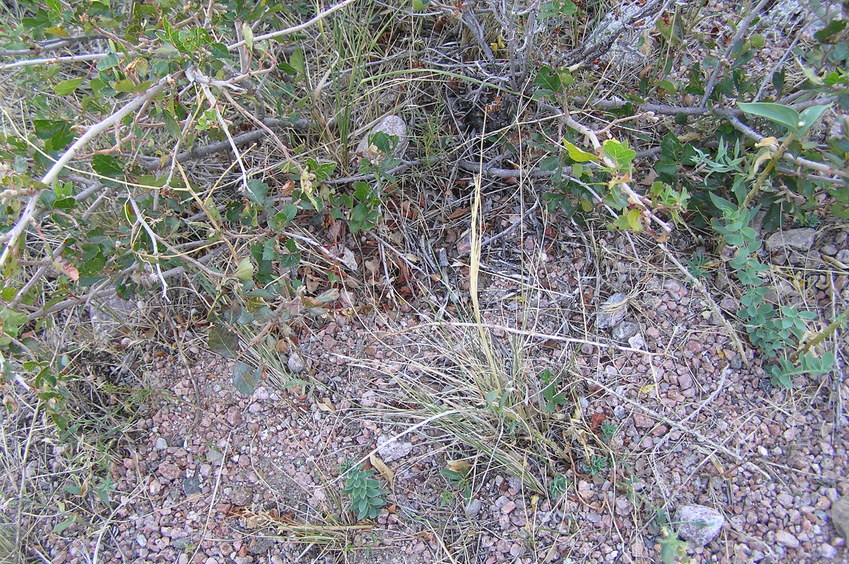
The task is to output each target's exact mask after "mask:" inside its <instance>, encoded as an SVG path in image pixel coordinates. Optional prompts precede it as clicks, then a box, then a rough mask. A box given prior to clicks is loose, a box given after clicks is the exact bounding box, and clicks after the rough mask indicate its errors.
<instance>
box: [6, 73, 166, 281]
mask: <svg viewBox="0 0 849 564" xmlns="http://www.w3.org/2000/svg"><path fill="white" fill-rule="evenodd" d="M170 78H171V77H170V75H169V76H166V77H164V78H162V79H160V80H159V82H157V83H156V85H155V86H152V87H151V88H149V89H148V90H147V91H146V92H145V93H144V94H143V95H141V96H137V97H135V98H133V99H132V100H130V102H129V103H127V104H126V105H124V107H122V108H121V109H120V110H118V111H117V112H115V113H114V114H112V115H111V116H109V117H108V118H106V119H105V120H103V121H101V122H100V123H97V124H95V125H93V126H91V127H89V128H88V131H86V132H85V133H83V134H82V136H80V138H79V139H77V140H76V141H75V142H74V144H73V145H71V146H70V147H69V148H68V150H67V151H65V153H64V154H63V155H62V156H61V157H59V159H58V160H57V161H56V162H55V163H53V166H52V167H50V170H48V171H47V173H46V174H45V175H44V176H43V177H42V178H41V183H42V184H44V185H45V186H48V187H49V186H50V185H52V184H53V182H54V181H55V180H56V179H57V178H58V176H59V173H60V172H61V171H62V169H63V168H65V165H66V164H68V162H69V161H70V160H71V159H73V158H74V156H75V155H76V154H77V153H78V152H79V150H80V149H82V148H83V147H84V146H85V145H86V144H88V142H89V141H91V140H92V139H94V138H95V137H97V136H98V135H100V134H101V133H103V132H104V131H106V130H107V129H109V128H110V127H112V126H113V125H115V124H117V123H120V121H121V120H122V119H124V117H126V116H128V115H129V114H130V113H132V112H134V111H135V110H137V109H138V108H140V107H141V106H143V105H144V104H146V103H147V102H148V101H149V100H151V99H153V98H154V97H156V96H158V95H159V94H160V93H161V92H162V91H164V90H165V88H166V87H167V85H168V80H169V79H170ZM39 195H40V192H39V193H38V194H34V195H33V196H31V197H30V200H29V202H27V205H26V207H25V208H24V211H23V212H21V216H20V217H19V218H18V221H17V222H15V225H14V226H13V227H12V228H11V229H10V230H9V231H8V232H6V234H5V235H4V236H3V238H2V240H3V241H4V242H5V247H4V249H3V254H2V255H0V268H2V267H3V266H4V265H5V264H6V261H7V260H8V259H9V256H10V255H11V253H12V252H13V250H14V248H15V245H17V243H18V239H20V237H21V235H23V233H24V231H26V228H27V226H29V223H30V222H31V221H32V220H33V219H34V218H35V216H36V215H38V213H39V209H40V206H39V203H38V200H39Z"/></svg>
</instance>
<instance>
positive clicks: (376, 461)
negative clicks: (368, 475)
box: [368, 453, 395, 484]
mask: <svg viewBox="0 0 849 564" xmlns="http://www.w3.org/2000/svg"><path fill="white" fill-rule="evenodd" d="M368 461H369V462H371V465H372V466H374V467H375V468H376V469H377V471H378V472H380V475H381V476H383V479H384V480H386V481H387V482H389V483H390V484H391V483H392V480H394V479H395V472H393V471H392V469H391V468H389V466H387V465H386V463H385V462H383V460H381V459H380V457H379V456H377V454H376V453H371V454H370V455H369V456H368Z"/></svg>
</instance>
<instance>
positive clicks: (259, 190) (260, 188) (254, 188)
mask: <svg viewBox="0 0 849 564" xmlns="http://www.w3.org/2000/svg"><path fill="white" fill-rule="evenodd" d="M267 195H268V184H266V183H265V182H263V181H262V180H258V179H256V178H254V179H252V180H248V193H247V196H248V199H249V200H251V201H252V202H254V203H257V204H259V205H264V204H265V198H266V196H267Z"/></svg>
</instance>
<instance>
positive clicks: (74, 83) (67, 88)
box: [53, 78, 85, 96]
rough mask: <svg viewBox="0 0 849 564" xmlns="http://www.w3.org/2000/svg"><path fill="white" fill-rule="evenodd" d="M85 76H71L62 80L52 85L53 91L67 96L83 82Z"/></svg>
mask: <svg viewBox="0 0 849 564" xmlns="http://www.w3.org/2000/svg"><path fill="white" fill-rule="evenodd" d="M83 80H85V78H72V79H70V80H63V81H62V82H60V83H59V84H57V85H56V86H54V87H53V92H55V93H56V94H58V95H59V96H67V95H68V94H71V93H72V92H74V91H75V90H76V89H77V87H78V86H79V85H80V84H82V83H83Z"/></svg>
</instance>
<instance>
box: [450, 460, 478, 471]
mask: <svg viewBox="0 0 849 564" xmlns="http://www.w3.org/2000/svg"><path fill="white" fill-rule="evenodd" d="M445 465H446V466H447V467H448V469H449V470H451V471H452V472H456V473H458V474H465V473H466V472H468V471H469V468H471V467H472V465H471V464H470V463H469V462H467V461H465V460H446V461H445Z"/></svg>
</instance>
